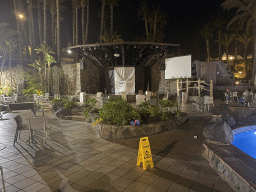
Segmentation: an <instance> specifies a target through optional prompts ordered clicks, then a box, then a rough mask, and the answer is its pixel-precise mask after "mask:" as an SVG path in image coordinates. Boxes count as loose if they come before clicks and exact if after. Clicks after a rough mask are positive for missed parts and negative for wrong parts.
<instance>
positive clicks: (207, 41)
mask: <svg viewBox="0 0 256 192" xmlns="http://www.w3.org/2000/svg"><path fill="white" fill-rule="evenodd" d="M206 48H207V61H208V62H209V61H210V41H209V40H206Z"/></svg>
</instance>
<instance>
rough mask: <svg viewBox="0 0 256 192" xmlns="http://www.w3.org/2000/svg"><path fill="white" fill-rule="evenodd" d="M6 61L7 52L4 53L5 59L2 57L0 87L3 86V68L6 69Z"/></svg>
mask: <svg viewBox="0 0 256 192" xmlns="http://www.w3.org/2000/svg"><path fill="white" fill-rule="evenodd" d="M5 59H6V51H4V54H3V57H2V65H1V77H0V86H2V74H3V67H4V63H5Z"/></svg>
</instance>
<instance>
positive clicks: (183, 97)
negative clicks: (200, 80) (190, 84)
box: [182, 92, 188, 103]
mask: <svg viewBox="0 0 256 192" xmlns="http://www.w3.org/2000/svg"><path fill="white" fill-rule="evenodd" d="M186 102H188V92H182V103H186Z"/></svg>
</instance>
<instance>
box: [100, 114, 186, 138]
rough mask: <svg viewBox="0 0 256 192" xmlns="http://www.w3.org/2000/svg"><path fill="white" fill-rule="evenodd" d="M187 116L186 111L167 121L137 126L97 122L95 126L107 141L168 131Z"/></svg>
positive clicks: (178, 124)
mask: <svg viewBox="0 0 256 192" xmlns="http://www.w3.org/2000/svg"><path fill="white" fill-rule="evenodd" d="M188 119H189V117H188V114H187V113H181V115H180V116H178V117H176V118H174V119H170V120H167V121H161V122H157V123H150V124H142V125H139V126H134V125H125V126H123V127H119V126H117V125H107V124H101V123H99V124H97V125H96V127H97V128H98V130H99V136H100V138H101V139H105V140H109V141H118V140H121V139H129V138H134V137H141V136H148V135H153V134H159V133H162V132H165V131H170V130H172V129H174V128H176V127H178V126H180V125H182V124H183V123H185V122H186V121H188Z"/></svg>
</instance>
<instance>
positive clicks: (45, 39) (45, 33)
mask: <svg viewBox="0 0 256 192" xmlns="http://www.w3.org/2000/svg"><path fill="white" fill-rule="evenodd" d="M46 41H47V27H46V0H44V44H46Z"/></svg>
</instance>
